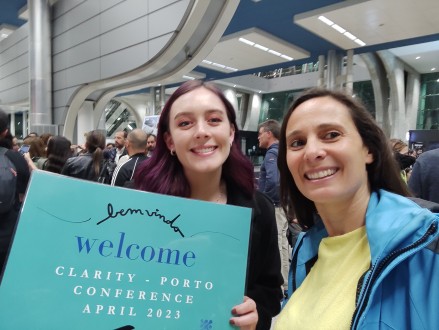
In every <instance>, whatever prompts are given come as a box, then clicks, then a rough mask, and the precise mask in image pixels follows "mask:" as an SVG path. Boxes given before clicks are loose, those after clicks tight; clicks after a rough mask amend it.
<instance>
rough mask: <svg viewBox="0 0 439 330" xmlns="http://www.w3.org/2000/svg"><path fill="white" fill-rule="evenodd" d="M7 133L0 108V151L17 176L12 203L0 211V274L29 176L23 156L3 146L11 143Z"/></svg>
mask: <svg viewBox="0 0 439 330" xmlns="http://www.w3.org/2000/svg"><path fill="white" fill-rule="evenodd" d="M8 133H9V118H8V115H7V114H6V112H4V111H3V110H1V109H0V145H1V146H2V147H0V149H3V150H0V151H1V152H4V153H5V156H6V157H7V158H8V159H9V160H10V161H11V162H12V163H13V165H14V167H15V169H10V170H11V171H13V173H14V174H15V175H16V178H17V180H16V186H15V199H14V204H13V206H12V208H10V209H9V210H7V211H5V212H3V213H0V274H1V272H2V269H3V266H4V264H5V261H6V256H7V253H8V249H9V245H10V243H11V239H12V235H13V232H14V228H15V225H16V223H17V219H18V215H19V212H20V208H21V204H22V202H23V199H24V195H25V192H26V188H27V184H28V182H29V176H30V174H29V170H28V167H27V164H26V161H25V160H24V158H23V156H22V155H21V154H20V153H18V152H16V151H15V150H12V149H9V148H4V145H5V144H9V145H12V139H10V138H6V136H8ZM11 137H12V136H11ZM5 140H7V141H5ZM5 149H7V150H5ZM1 165H3V164H1ZM2 174H3V172H0V175H2ZM4 188H7V187H0V189H4Z"/></svg>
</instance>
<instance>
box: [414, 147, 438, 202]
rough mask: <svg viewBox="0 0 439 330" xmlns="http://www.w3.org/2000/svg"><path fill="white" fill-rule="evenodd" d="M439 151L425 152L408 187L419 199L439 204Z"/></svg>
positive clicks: (415, 166)
mask: <svg viewBox="0 0 439 330" xmlns="http://www.w3.org/2000/svg"><path fill="white" fill-rule="evenodd" d="M438 164H439V149H433V150H429V151H424V152H423V153H422V154H421V155H420V156H419V157H418V158H417V159H416V162H415V164H414V165H413V170H412V173H411V175H410V178H409V181H408V186H409V189H410V191H411V192H412V193H413V194H414V195H415V196H416V197H419V198H422V199H426V200H429V201H431V202H435V203H439V165H438Z"/></svg>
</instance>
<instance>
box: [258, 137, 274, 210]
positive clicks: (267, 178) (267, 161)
mask: <svg viewBox="0 0 439 330" xmlns="http://www.w3.org/2000/svg"><path fill="white" fill-rule="evenodd" d="M278 150H279V143H273V144H272V145H271V146H269V147H268V149H267V152H266V154H265V157H264V161H263V162H262V165H261V171H260V174H259V191H261V192H263V193H265V194H266V195H267V196H268V197H270V199H271V201H272V202H273V203H274V204H275V205H279V170H278V168H277V154H278Z"/></svg>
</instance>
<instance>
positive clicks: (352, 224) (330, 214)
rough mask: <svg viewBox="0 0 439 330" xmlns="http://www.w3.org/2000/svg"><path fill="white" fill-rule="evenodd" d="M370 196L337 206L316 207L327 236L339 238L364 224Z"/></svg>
mask: <svg viewBox="0 0 439 330" xmlns="http://www.w3.org/2000/svg"><path fill="white" fill-rule="evenodd" d="M369 199H370V195H369V196H367V198H366V196H365V197H364V198H362V199H357V200H351V201H349V202H347V203H346V202H345V203H339V204H337V205H334V204H331V205H317V204H316V207H317V211H318V213H319V215H320V217H321V218H322V221H323V223H324V225H325V228H326V230H327V231H328V235H329V236H340V235H344V234H346V233H349V232H351V231H354V230H356V229H358V228H360V227H362V226H364V225H365V224H366V210H367V205H368V203H369Z"/></svg>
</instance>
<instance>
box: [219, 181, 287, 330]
mask: <svg viewBox="0 0 439 330" xmlns="http://www.w3.org/2000/svg"><path fill="white" fill-rule="evenodd" d="M227 204H230V205H236V206H242V207H248V208H251V209H252V210H253V211H252V225H251V226H252V227H251V233H250V235H251V236H250V252H249V261H248V265H247V283H246V287H247V288H246V295H247V296H248V297H250V298H252V299H253V300H254V301H255V302H256V306H257V309H258V315H259V321H258V325H257V328H256V329H258V330H268V329H270V327H271V319H272V317H274V316H276V315H277V314H278V313H279V312H280V302H281V299H282V290H281V285H282V283H283V278H282V274H281V272H280V256H279V247H278V242H277V226H276V217H275V211H274V206H273V203H272V202H271V201H270V199H269V198H268V197H267V196H265V195H264V194H262V193H261V192H258V191H257V192H255V196H254V198H253V199H248V198H246V197H245V196H244V195H243V194H242V193H241V192H240V191H238V190H237V189H233V188H232V187H229V186H228V191H227Z"/></svg>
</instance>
